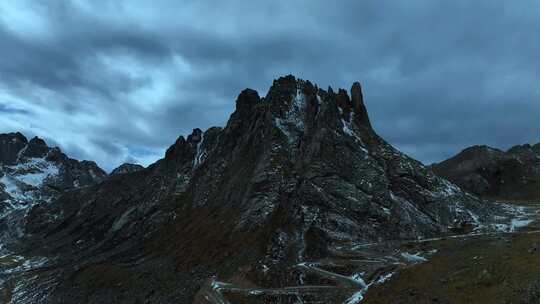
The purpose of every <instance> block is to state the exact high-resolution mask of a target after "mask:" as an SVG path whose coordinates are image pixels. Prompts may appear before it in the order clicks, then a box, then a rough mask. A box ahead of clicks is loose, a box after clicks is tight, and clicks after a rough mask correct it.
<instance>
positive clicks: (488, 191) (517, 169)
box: [433, 144, 540, 200]
mask: <svg viewBox="0 0 540 304" xmlns="http://www.w3.org/2000/svg"><path fill="white" fill-rule="evenodd" d="M433 170H434V171H435V172H436V173H437V174H439V175H441V176H444V177H446V178H448V179H449V180H451V181H452V182H454V183H456V184H457V185H459V186H461V187H462V188H463V189H466V190H467V191H470V192H471V193H474V194H477V195H480V196H484V197H490V198H498V199H505V200H540V144H536V145H534V146H531V145H528V144H525V145H520V146H515V147H512V148H510V149H509V150H508V151H506V152H505V151H501V150H498V149H494V148H490V147H487V146H474V147H470V148H467V149H465V150H463V151H462V152H461V153H459V154H457V155H456V156H454V157H452V158H450V159H448V160H445V161H443V162H441V163H439V164H435V165H433Z"/></svg>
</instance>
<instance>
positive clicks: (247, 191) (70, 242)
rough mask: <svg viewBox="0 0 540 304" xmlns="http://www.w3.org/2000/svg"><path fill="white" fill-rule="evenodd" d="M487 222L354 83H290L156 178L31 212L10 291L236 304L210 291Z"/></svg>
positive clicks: (240, 111)
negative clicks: (399, 143)
mask: <svg viewBox="0 0 540 304" xmlns="http://www.w3.org/2000/svg"><path fill="white" fill-rule="evenodd" d="M6 151H8V150H6ZM10 151H11V150H9V151H8V152H6V155H8V156H6V159H13V157H12V153H11V152H10ZM10 153H11V154H10ZM490 214H491V211H490V210H489V208H486V207H485V206H484V205H483V204H482V202H481V201H480V200H478V199H477V198H475V197H473V196H471V195H468V194H465V193H464V192H462V191H461V190H460V188H458V187H457V186H455V185H453V184H452V183H450V182H448V181H446V180H445V179H442V178H439V177H437V176H436V175H434V174H433V173H432V171H431V170H430V169H428V168H426V167H424V166H423V165H422V164H421V163H419V162H417V161H415V160H413V159H411V158H409V157H407V156H406V155H404V154H402V153H400V152H399V151H397V150H396V149H395V148H393V147H392V146H390V145H389V144H388V143H386V142H385V141H384V140H383V139H381V138H380V137H379V136H378V135H377V134H376V133H375V131H374V130H373V129H372V127H371V124H370V121H369V117H368V113H367V111H366V108H365V105H364V101H363V97H362V92H361V87H360V85H359V84H358V83H355V84H353V86H352V89H351V93H350V95H349V94H348V93H347V91H345V90H342V89H340V90H338V91H337V92H334V91H333V90H332V89H331V88H329V89H328V90H322V89H319V88H318V87H316V86H315V85H313V84H311V83H310V82H309V81H303V80H299V79H296V78H295V77H293V76H286V77H282V78H280V79H277V80H275V81H274V83H273V85H272V87H271V89H270V90H269V93H268V94H267V96H266V97H264V98H261V97H259V95H258V93H257V92H256V91H253V90H250V89H246V90H244V91H243V92H242V93H241V94H240V95H239V96H238V98H237V101H236V110H235V112H234V113H233V114H232V115H231V117H230V119H229V121H228V123H227V125H226V126H225V127H224V128H210V129H208V130H206V131H204V132H203V131H201V130H199V129H195V130H194V131H193V133H192V134H191V135H189V136H188V137H187V138H184V137H180V138H178V140H177V141H176V142H175V144H174V145H172V146H171V147H170V148H169V149H168V150H167V152H166V155H165V157H164V158H163V159H162V160H159V161H158V162H156V163H155V164H153V165H151V166H149V167H148V168H144V169H141V168H137V170H134V171H133V172H126V173H125V174H117V175H114V176H112V177H111V178H109V179H107V180H105V181H104V182H102V183H100V184H98V185H94V186H90V187H83V188H80V189H77V190H74V191H67V192H63V195H61V196H60V197H59V198H58V199H56V200H54V202H53V203H51V204H48V205H44V204H39V205H37V206H35V207H34V208H31V210H30V211H29V212H28V215H27V217H26V221H25V226H24V231H25V233H24V235H22V236H21V242H20V243H19V244H18V245H17V246H16V247H13V248H11V249H10V250H12V251H13V252H18V251H21V252H22V251H24V252H25V254H24V260H25V261H26V262H25V263H26V264H27V265H30V266H29V267H27V268H26V269H23V270H24V271H20V272H17V274H16V275H13V274H10V275H5V274H4V283H3V284H4V286H5V288H7V286H11V289H10V292H11V295H10V297H11V300H12V302H13V303H27V302H28V301H29V299H47V301H50V302H52V303H54V302H62V303H78V302H87V303H104V302H115V303H133V302H137V301H139V302H141V303H172V302H175V303H190V302H191V301H193V299H194V296H195V295H196V293H197V292H199V295H198V296H197V297H196V301H197V302H198V303H205V301H207V302H206V303H226V302H219V301H221V300H219V301H218V300H215V299H214V300H208V298H211V297H216V296H217V295H216V294H211V291H208V290H205V288H206V287H207V285H206V284H205V282H206V280H208V279H209V278H211V277H214V278H215V279H219V280H224V281H230V282H242V284H247V285H256V286H266V287H282V286H303V285H307V284H309V282H311V283H314V282H316V283H318V284H323V283H324V280H322V279H314V278H312V276H311V275H310V274H308V273H306V271H299V270H298V269H297V266H298V265H304V266H305V265H307V264H306V263H309V262H310V261H314V260H324V259H329V258H345V257H350V256H357V257H358V253H355V250H357V248H361V247H362V246H363V245H365V244H369V243H374V242H386V241H390V240H404V239H418V238H426V237H431V236H437V235H443V234H447V233H450V231H451V230H452V229H454V228H455V229H459V228H462V227H463V226H464V225H472V226H475V225H480V223H481V222H482V221H485V220H487V219H488V217H489V216H490ZM355 254H356V255H355ZM12 265H14V264H12ZM32 265H34V266H32ZM36 265H37V266H36ZM348 265H349V266H348V267H353V268H354V267H355V266H354V265H353V264H348ZM32 269H34V270H35V269H39V271H29V270H32ZM201 286H202V289H201ZM205 286H206V287H205ZM215 289H219V288H215ZM349 291H350V290H349V289H347V292H349ZM311 296H313V295H311ZM335 296H336V297H337V298H340V297H343V296H344V295H335ZM347 296H350V294H349V295H347ZM295 297H302V296H300V295H295ZM308 298H309V296H307V297H306V298H304V299H303V300H304V301H306V302H305V303H311V302H309V299H308ZM272 299H273V301H275V302H273V303H289V302H288V301H293V300H290V297H288V296H283V297H282V296H281V295H279V296H276V297H275V298H272ZM319 299H320V298H319ZM259 300H261V299H259ZM262 300H264V299H262ZM262 300H261V301H262ZM25 301H26V302H25ZM223 301H225V300H223ZM295 301H296V300H295ZM28 303H30V302H28ZM261 303H262V302H261Z"/></svg>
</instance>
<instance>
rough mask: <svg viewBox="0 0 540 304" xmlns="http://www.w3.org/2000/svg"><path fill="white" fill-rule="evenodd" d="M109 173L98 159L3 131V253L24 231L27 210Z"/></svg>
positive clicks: (0, 222)
mask: <svg viewBox="0 0 540 304" xmlns="http://www.w3.org/2000/svg"><path fill="white" fill-rule="evenodd" d="M105 178H107V174H106V173H105V172H104V171H103V170H101V169H100V168H99V167H98V166H97V165H96V164H95V163H94V162H90V161H82V162H79V161H77V160H74V159H70V158H68V157H67V156H66V155H65V154H63V153H62V152H61V151H60V150H59V149H58V148H50V147H48V146H47V144H46V143H45V141H43V140H42V139H40V138H37V137H34V138H32V139H31V140H30V141H28V140H27V139H26V137H24V136H23V135H22V134H21V133H9V134H0V242H1V245H0V253H1V252H2V250H1V249H2V248H3V247H6V246H7V245H8V244H9V243H10V242H12V241H13V238H14V236H17V235H19V236H20V235H22V234H23V233H24V227H23V226H22V225H23V223H22V222H21V221H23V220H24V219H25V216H26V214H27V212H28V211H29V210H30V209H31V208H32V207H34V206H37V205H39V204H48V203H49V202H51V201H53V200H54V199H55V198H56V197H57V196H59V195H60V193H63V192H65V191H67V190H70V189H74V188H77V187H82V186H89V185H94V184H96V183H99V182H101V181H103V180H104V179H105Z"/></svg>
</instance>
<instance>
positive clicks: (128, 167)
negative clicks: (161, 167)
mask: <svg viewBox="0 0 540 304" xmlns="http://www.w3.org/2000/svg"><path fill="white" fill-rule="evenodd" d="M143 169H144V167H143V166H141V165H139V164H130V163H123V164H121V165H120V166H118V167H117V168H115V169H114V170H112V171H111V174H110V175H111V176H115V175H120V174H127V173H132V172H137V171H141V170H143Z"/></svg>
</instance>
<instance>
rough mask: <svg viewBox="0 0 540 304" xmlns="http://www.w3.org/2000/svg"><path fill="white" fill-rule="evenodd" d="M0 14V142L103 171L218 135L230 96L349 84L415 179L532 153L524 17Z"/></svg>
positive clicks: (201, 10) (141, 8)
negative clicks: (478, 152) (413, 161)
mask: <svg viewBox="0 0 540 304" xmlns="http://www.w3.org/2000/svg"><path fill="white" fill-rule="evenodd" d="M180 3H181V2H179V1H151V2H149V1H134V0H126V1H60V0H58V1H47V2H43V3H41V2H39V3H38V2H35V1H27V2H25V1H10V2H5V3H4V2H1V3H0V52H1V55H2V56H0V132H7V131H22V132H23V133H25V134H26V135H28V136H33V135H38V136H40V137H44V138H45V139H46V140H47V141H48V142H50V143H51V144H55V145H59V146H60V147H61V148H62V149H64V150H65V151H66V152H67V153H68V154H70V155H72V156H74V157H76V158H81V159H92V160H96V161H97V162H98V164H99V165H101V166H103V167H104V168H106V169H108V170H110V169H112V168H113V167H115V166H117V165H119V164H120V163H122V162H125V161H129V162H139V163H142V164H148V163H151V162H153V161H155V160H156V159H157V158H159V157H161V156H162V154H163V152H164V150H165V148H166V147H167V146H168V145H170V144H172V143H173V142H174V140H175V139H176V138H177V137H178V136H179V135H180V134H186V133H189V132H190V131H191V129H193V128H195V127H200V128H203V129H204V128H207V127H209V126H212V125H223V124H224V123H225V121H226V119H227V118H228V115H229V114H230V113H231V112H232V110H233V108H234V100H235V97H236V95H237V94H238V93H239V92H240V91H241V90H242V89H243V88H245V87H251V88H255V89H258V90H259V91H260V93H261V94H262V95H264V94H265V92H266V90H267V89H268V86H269V85H270V84H271V82H272V79H274V78H276V77H278V76H280V75H283V74H289V73H292V74H294V75H297V76H298V77H300V78H304V79H309V80H312V81H313V82H316V83H318V84H319V85H320V86H321V87H326V86H328V85H332V86H333V87H345V88H349V86H350V84H351V83H352V82H353V81H356V80H359V81H361V82H362V84H363V87H364V90H365V92H364V94H365V96H366V102H367V107H368V111H369V112H370V114H371V116H372V121H373V122H374V126H375V128H376V129H377V131H378V132H379V133H380V134H381V135H382V136H383V137H385V138H386V139H387V140H388V141H390V142H391V143H392V144H394V145H396V146H397V147H399V148H401V149H403V150H404V151H405V152H407V153H409V154H411V155H412V156H413V157H416V158H418V159H420V160H422V161H424V162H426V163H430V162H433V161H439V160H441V159H443V158H445V157H448V156H450V155H452V154H454V153H456V152H458V151H459V150H461V149H463V148H465V147H466V146H468V145H472V144H489V145H492V146H495V147H500V148H508V147H509V146H511V145H515V144H521V143H525V142H538V141H540V122H539V120H538V114H539V113H540V98H539V97H540V88H539V87H538V85H537V84H538V83H539V78H540V75H539V73H540V72H539V71H540V60H539V59H540V58H539V57H540V55H539V54H540V38H539V37H538V35H537V33H536V29H537V28H539V26H540V14H539V13H538V12H539V11H540V10H539V9H540V3H539V2H537V1H525V0H524V1H519V2H508V1H498V0H489V1H473V2H471V1H432V0H429V1H428V0H426V1H422V0H417V1H384V2H381V1H375V0H374V1H353V0H351V1H339V2H337V3H336V4H332V5H330V4H329V3H328V2H326V1H307V0H306V1H295V2H294V4H292V3H291V1H267V2H266V1H264V2H263V1H226V2H224V1H196V2H194V3H192V4H187V5H186V4H180Z"/></svg>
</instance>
